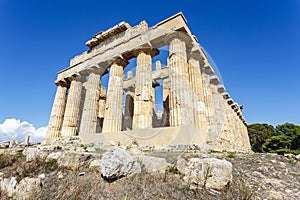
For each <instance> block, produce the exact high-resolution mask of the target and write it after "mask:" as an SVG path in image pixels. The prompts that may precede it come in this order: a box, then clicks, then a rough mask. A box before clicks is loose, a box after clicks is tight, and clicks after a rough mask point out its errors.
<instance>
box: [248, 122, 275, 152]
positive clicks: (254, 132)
mask: <svg viewBox="0 0 300 200" xmlns="http://www.w3.org/2000/svg"><path fill="white" fill-rule="evenodd" d="M248 135H249V139H250V143H251V148H252V150H253V151H254V152H264V149H263V148H262V146H263V144H264V143H265V141H266V140H267V139H268V138H270V137H272V136H274V135H276V131H275V129H274V127H273V126H272V125H269V124H259V123H256V124H250V125H249V126H248Z"/></svg>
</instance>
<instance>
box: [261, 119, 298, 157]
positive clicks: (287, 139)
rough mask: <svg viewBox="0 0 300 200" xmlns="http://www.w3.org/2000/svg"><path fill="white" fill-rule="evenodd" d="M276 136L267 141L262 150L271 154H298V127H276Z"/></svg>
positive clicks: (283, 125) (285, 125)
mask: <svg viewBox="0 0 300 200" xmlns="http://www.w3.org/2000/svg"><path fill="white" fill-rule="evenodd" d="M275 130H276V136H272V137H270V138H269V139H267V140H266V141H265V143H264V145H263V149H264V150H265V151H268V152H273V153H280V154H283V153H294V154H299V153H300V126H298V125H295V124H292V123H285V124H281V125H278V126H276V129H275Z"/></svg>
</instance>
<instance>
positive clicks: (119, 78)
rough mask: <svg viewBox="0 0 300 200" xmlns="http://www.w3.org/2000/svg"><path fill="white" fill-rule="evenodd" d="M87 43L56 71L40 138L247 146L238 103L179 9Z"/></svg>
mask: <svg viewBox="0 0 300 200" xmlns="http://www.w3.org/2000/svg"><path fill="white" fill-rule="evenodd" d="M86 45H87V46H88V47H89V50H88V51H86V52H83V53H82V54H81V55H78V56H75V57H74V58H73V59H71V61H70V66H69V67H68V68H67V69H64V70H62V71H60V72H59V73H58V76H57V81H56V83H57V84H58V88H57V93H56V97H55V100H54V103H53V108H52V112H51V117H50V120H49V128H48V131H47V138H46V139H45V142H44V143H45V144H46V143H51V142H53V141H55V140H65V139H67V138H69V137H72V136H79V138H80V141H81V142H83V143H89V142H97V143H103V144H107V145H111V144H117V143H120V144H121V143H126V142H130V141H131V142H132V140H134V141H136V142H137V143H138V144H141V145H169V144H172V145H181V144H185V145H189V144H193V145H199V146H201V148H203V149H209V148H210V149H217V150H237V151H239V150H241V151H248V150H250V146H249V138H248V135H247V127H246V122H245V119H244V118H243V115H242V112H241V109H242V108H241V106H240V105H238V104H237V103H235V102H234V101H233V100H232V99H231V98H230V97H229V94H228V93H226V91H225V87H224V85H222V84H221V82H222V81H221V80H220V77H218V76H217V75H215V70H216V69H214V68H213V67H214V64H213V62H211V58H209V57H208V55H207V53H206V52H205V50H204V49H203V48H202V47H201V46H200V45H199V43H198V40H197V38H196V37H195V36H194V35H192V33H191V31H190V30H189V28H188V27H187V22H186V19H185V18H184V16H183V15H182V13H178V14H176V15H174V16H172V17H170V18H168V19H166V20H164V21H162V22H160V23H158V24H156V25H155V26H153V27H150V28H149V27H148V24H147V23H146V22H145V21H142V22H141V23H140V24H138V25H136V26H133V27H132V26H130V25H129V24H128V23H126V22H122V23H119V24H118V25H116V26H114V27H112V28H110V29H108V30H106V31H103V32H99V33H97V34H96V35H94V36H93V37H92V39H91V40H89V41H88V42H87V43H86ZM165 47H167V48H168V49H169V52H168V54H165V52H164V50H165V49H166V48H165ZM159 51H160V54H159ZM154 56H156V57H154ZM153 57H154V58H153ZM132 59H136V65H135V66H134V65H132V64H133V62H132V61H133V60H132ZM153 60H154V61H155V64H154V65H153V63H152V62H153ZM129 63H130V64H129ZM127 65H128V66H127ZM125 67H126V68H125ZM108 72H110V73H108ZM124 72H126V73H127V76H126V77H124ZM100 82H102V83H101V85H102V86H101V85H100ZM156 87H157V88H156ZM68 88H69V90H68ZM106 91H107V94H106ZM123 91H124V92H123ZM67 94H68V95H67ZM156 108H158V109H156ZM78 130H79V131H78Z"/></svg>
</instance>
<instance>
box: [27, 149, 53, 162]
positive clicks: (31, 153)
mask: <svg viewBox="0 0 300 200" xmlns="http://www.w3.org/2000/svg"><path fill="white" fill-rule="evenodd" d="M24 153H25V154H26V161H27V162H29V161H32V160H36V159H45V158H46V157H47V153H46V152H43V151H41V150H39V149H37V148H27V149H26V152H24Z"/></svg>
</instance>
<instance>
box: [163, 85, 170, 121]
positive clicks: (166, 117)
mask: <svg viewBox="0 0 300 200" xmlns="http://www.w3.org/2000/svg"><path fill="white" fill-rule="evenodd" d="M169 94H170V79H163V106H164V113H163V117H162V120H163V121H162V125H163V126H164V127H165V126H170V107H169V106H170V103H169V100H170V95H169Z"/></svg>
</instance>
